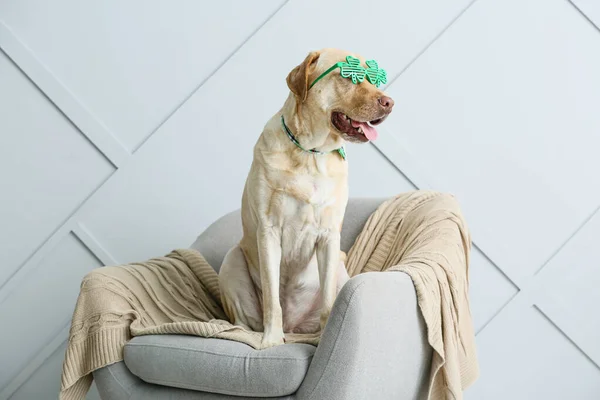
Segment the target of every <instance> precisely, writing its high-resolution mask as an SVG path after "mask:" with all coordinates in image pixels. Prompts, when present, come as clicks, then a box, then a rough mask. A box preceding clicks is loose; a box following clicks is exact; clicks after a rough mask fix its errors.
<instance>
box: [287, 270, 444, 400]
mask: <svg viewBox="0 0 600 400" xmlns="http://www.w3.org/2000/svg"><path fill="white" fill-rule="evenodd" d="M431 355H432V350H431V347H430V346H429V344H428V343H427V332H426V327H425V323H424V321H423V318H422V316H421V312H420V310H419V309H418V305H417V298H416V293H415V289H414V286H413V283H412V280H411V279H410V277H409V276H408V275H406V274H404V273H402V272H370V273H364V274H361V275H358V276H355V277H354V278H352V279H350V280H349V281H348V282H347V283H346V285H345V286H344V287H343V288H342V290H341V291H340V293H339V295H338V297H337V299H336V301H335V304H334V307H333V310H332V312H331V315H330V317H329V321H328V322H327V326H326V327H325V331H324V332H323V336H322V337H321V342H320V344H319V346H318V348H317V350H316V352H315V355H314V357H313V360H312V363H311V365H310V368H309V370H308V372H307V374H306V378H305V379H304V382H303V383H302V385H301V386H300V389H299V390H298V392H297V399H298V400H318V399H328V400H353V399H357V400H358V399H398V400H400V399H401V400H409V399H411V400H412V399H419V398H421V397H422V396H424V395H425V394H426V392H427V387H426V386H427V378H428V376H429V369H430V365H431Z"/></svg>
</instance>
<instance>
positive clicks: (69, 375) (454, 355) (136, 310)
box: [60, 191, 479, 400]
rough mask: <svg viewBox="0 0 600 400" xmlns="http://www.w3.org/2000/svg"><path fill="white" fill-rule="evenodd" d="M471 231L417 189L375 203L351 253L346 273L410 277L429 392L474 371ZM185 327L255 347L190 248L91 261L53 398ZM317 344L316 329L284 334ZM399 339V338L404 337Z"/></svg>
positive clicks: (75, 391) (442, 198) (449, 387)
mask: <svg viewBox="0 0 600 400" xmlns="http://www.w3.org/2000/svg"><path fill="white" fill-rule="evenodd" d="M470 243H471V242H470V237H469V233H468V230H467V227H466V225H465V222H464V219H463V217H462V214H461V212H460V209H459V207H458V205H457V203H456V201H455V200H454V198H453V197H451V196H449V195H444V194H439V193H435V192H425V191H417V192H411V193H406V194H402V195H399V196H397V197H395V198H393V199H391V200H389V201H387V202H385V203H384V204H382V205H381V206H380V207H379V208H378V209H377V210H376V211H375V212H374V213H373V215H371V217H370V218H369V220H368V222H367V223H366V225H365V227H364V228H363V231H362V233H361V234H360V235H359V237H358V238H357V239H356V242H355V244H354V246H353V247H352V249H350V251H349V253H348V259H347V268H348V272H349V273H350V275H351V276H354V275H357V274H359V273H362V272H367V271H402V272H405V273H407V274H408V275H410V277H411V278H412V280H413V283H414V285H415V288H416V293H417V299H418V303H419V307H420V309H421V312H422V314H423V318H424V320H425V323H426V326H427V333H428V334H427V336H428V341H429V344H430V345H431V347H432V348H433V350H434V351H433V358H432V365H431V373H430V392H429V398H430V399H433V400H438V399H440V400H442V399H462V391H463V389H465V388H466V387H467V386H469V385H470V384H471V383H473V382H474V381H475V379H476V378H477V376H478V371H479V370H478V364H477V357H476V353H475V339H474V333H473V326H472V322H471V312H470V309H469V300H468V289H469V279H468V264H469V251H470ZM173 333H178V334H187V335H197V336H203V337H215V338H224V339H230V340H236V341H240V342H244V343H247V344H248V345H250V346H253V347H255V348H258V347H259V344H260V341H261V333H257V332H248V331H245V330H243V329H241V328H238V327H235V326H233V325H231V324H230V323H229V322H227V321H226V316H225V314H224V312H223V309H222V307H221V301H220V295H219V286H218V277H217V274H216V273H215V271H214V270H213V269H212V268H211V266H210V265H208V263H207V262H206V261H205V260H204V258H203V257H202V255H201V254H200V253H198V252H197V251H194V250H175V251H173V252H172V253H171V254H169V255H168V256H166V257H161V258H154V259H152V260H149V261H146V262H144V263H134V264H128V265H122V266H117V267H104V268H98V269H95V270H93V271H92V272H90V273H89V274H88V275H87V276H86V277H85V278H84V279H83V282H82V283H81V291H80V294H79V298H78V300H77V305H76V307H75V311H74V313H73V320H72V322H71V331H70V334H69V342H68V347H67V352H66V355H65V360H64V363H63V372H62V386H61V392H60V398H61V399H66V400H71V399H84V398H85V394H86V393H87V391H88V389H89V387H90V385H91V383H92V375H91V372H92V371H94V370H96V369H99V368H102V367H104V366H106V365H109V364H112V363H115V362H118V361H121V360H123V346H124V345H125V343H126V342H127V341H128V340H129V339H130V338H131V337H132V336H138V335H150V334H173ZM286 340H287V341H288V342H297V341H300V342H305V343H312V344H317V343H318V336H316V335H313V336H303V335H286ZM398 340H402V338H401V337H399V338H398Z"/></svg>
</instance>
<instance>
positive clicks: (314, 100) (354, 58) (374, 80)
mask: <svg viewBox="0 0 600 400" xmlns="http://www.w3.org/2000/svg"><path fill="white" fill-rule="evenodd" d="M373 63H374V61H372V60H370V61H366V64H365V60H364V59H363V58H362V57H360V56H359V55H356V54H351V53H348V52H345V51H341V50H336V49H324V50H321V51H315V52H311V53H310V54H309V55H308V56H307V57H306V59H305V60H304V61H303V62H302V63H301V64H300V65H298V66H297V67H296V68H294V69H293V70H292V71H291V72H290V73H289V75H288V77H287V84H288V87H289V89H290V91H291V93H290V95H289V97H288V98H287V100H286V102H285V104H284V105H283V108H282V109H281V110H280V111H279V112H277V114H275V115H274V116H273V117H272V118H271V120H269V122H268V123H267V124H266V126H265V128H264V130H263V132H262V135H261V136H260V138H259V139H258V142H257V143H256V146H255V147H254V160H253V162H252V166H251V168H250V172H249V174H248V178H247V180H246V186H245V188H244V194H243V197H242V224H243V238H242V240H241V241H240V243H239V244H238V245H237V246H235V247H233V248H232V249H231V250H230V251H229V252H228V253H227V255H226V256H225V259H224V260H223V265H222V266H221V270H220V273H219V285H220V288H221V296H222V300H223V305H224V308H225V312H226V313H227V315H228V317H229V318H230V320H231V321H232V322H233V323H234V324H236V325H240V326H243V327H245V328H249V329H251V330H254V331H257V332H263V339H262V346H261V347H262V348H267V347H271V346H275V345H278V344H282V343H283V342H284V332H294V333H313V332H318V331H319V329H322V328H323V327H324V325H325V323H326V322H327V318H328V317H329V313H330V311H331V308H332V306H333V303H334V300H335V297H336V295H337V293H338V292H339V290H340V289H341V287H342V286H343V285H344V283H346V281H347V280H348V274H347V272H346V269H345V267H344V263H343V261H344V260H343V259H344V258H345V255H344V254H343V253H341V251H340V231H341V228H342V220H343V218H344V211H345V209H346V203H347V200H348V182H347V177H348V165H347V163H346V159H345V158H346V156H345V152H344V149H343V145H344V142H346V141H348V142H358V143H363V142H367V141H369V140H374V139H375V138H376V137H377V131H376V129H375V128H374V125H377V124H379V123H381V122H382V121H383V120H384V119H385V118H386V117H387V116H388V115H389V114H390V112H391V111H392V107H393V105H394V102H393V100H392V99H391V98H389V97H388V96H386V95H385V94H384V93H383V92H382V91H381V90H379V89H378V88H377V86H378V85H379V83H381V81H383V83H385V72H382V71H383V70H379V75H377V72H378V70H377V68H378V67H377V64H376V63H374V64H373ZM369 67H372V68H371V70H369V69H368V68H369ZM382 73H383V74H384V75H383V77H382ZM313 85H314V86H313ZM376 85H377V86H376Z"/></svg>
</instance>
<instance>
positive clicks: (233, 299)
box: [219, 245, 263, 332]
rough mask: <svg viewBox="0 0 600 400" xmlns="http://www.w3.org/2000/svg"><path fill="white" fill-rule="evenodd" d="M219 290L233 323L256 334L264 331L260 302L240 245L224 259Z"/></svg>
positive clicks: (224, 306)
mask: <svg viewBox="0 0 600 400" xmlns="http://www.w3.org/2000/svg"><path fill="white" fill-rule="evenodd" d="M219 288H220V289H221V303H223V308H224V309H225V314H227V316H228V317H229V320H230V322H231V323H233V324H234V325H240V326H242V327H243V328H246V329H248V330H253V331H256V332H260V331H262V330H263V325H262V312H261V310H260V302H259V301H258V296H257V294H256V288H255V287H254V283H253V282H252V278H251V277H250V271H249V270H248V264H247V263H246V257H244V253H243V252H242V249H241V248H240V246H239V245H236V246H234V247H233V248H232V249H231V250H229V251H228V252H227V254H226V255H225V258H224V259H223V264H221V270H220V271H219Z"/></svg>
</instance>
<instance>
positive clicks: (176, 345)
mask: <svg viewBox="0 0 600 400" xmlns="http://www.w3.org/2000/svg"><path fill="white" fill-rule="evenodd" d="M314 352H315V347H314V346H311V345H308V344H285V345H282V346H276V347H272V348H270V349H266V350H255V349H253V348H252V347H250V346H248V345H246V344H243V343H239V342H233V341H229V340H222V339H207V338H201V337H196V336H185V335H148V336H138V337H135V338H133V339H132V340H131V341H130V342H129V343H127V344H126V345H125V364H126V365H127V368H129V370H130V371H131V372H132V373H133V374H135V375H137V376H138V377H139V378H141V379H142V380H144V381H146V382H149V383H154V384H157V385H163V386H171V387H178V388H184V389H192V390H198V391H203V392H210V393H221V394H228V395H234V396H247V397H276V396H286V395H289V394H292V393H294V392H296V390H298V388H299V387H300V384H301V383H302V381H303V379H304V376H305V375H306V372H307V370H308V367H309V365H310V362H311V360H312V357H313V354H314Z"/></svg>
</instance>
